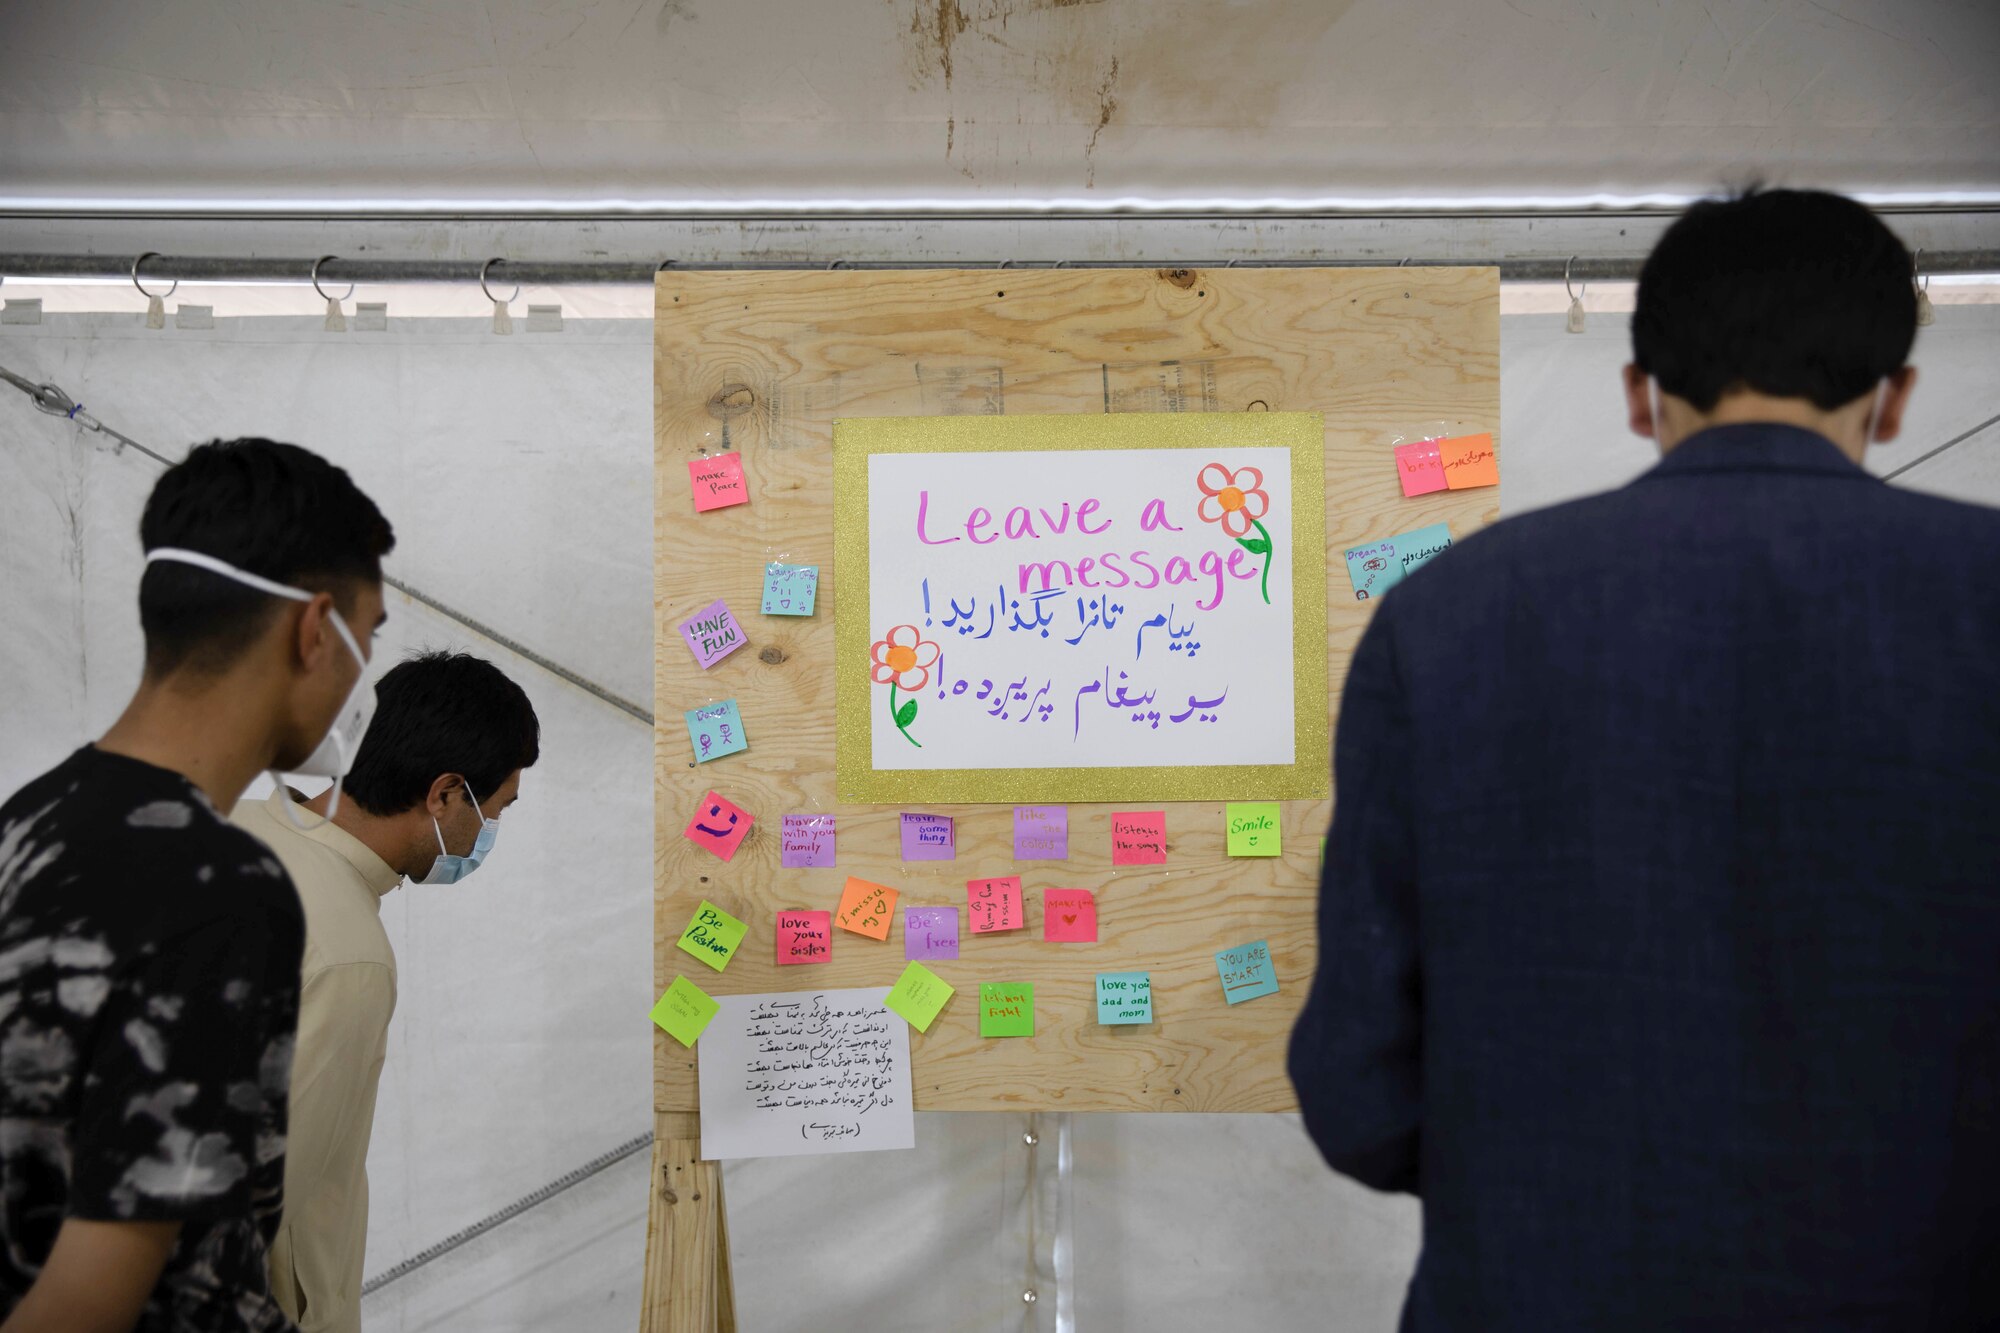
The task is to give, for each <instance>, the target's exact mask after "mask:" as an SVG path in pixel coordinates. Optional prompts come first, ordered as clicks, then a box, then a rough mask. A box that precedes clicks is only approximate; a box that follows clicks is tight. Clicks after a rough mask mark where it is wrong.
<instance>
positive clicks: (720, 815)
mask: <svg viewBox="0 0 2000 1333" xmlns="http://www.w3.org/2000/svg"><path fill="white" fill-rule="evenodd" d="M756 822H757V821H756V820H755V819H754V818H752V817H751V815H750V812H749V811H748V810H745V809H744V808H743V807H742V806H740V805H737V804H736V803H735V802H734V801H731V800H729V799H728V798H726V797H722V796H717V795H716V794H715V793H714V792H710V793H709V794H708V795H706V796H704V797H702V798H701V804H700V805H698V806H696V807H695V812H694V818H693V819H690V820H689V821H688V826H687V829H686V830H685V832H686V836H687V839H688V841H689V842H692V843H693V844H694V845H695V846H697V847H702V848H706V849H707V850H708V851H711V852H714V853H715V854H716V855H717V856H719V857H721V858H722V859H723V860H725V861H727V860H728V859H729V858H730V857H732V856H734V855H736V849H737V848H738V847H740V846H742V844H743V839H744V838H746V837H748V836H749V833H750V826H751V825H752V824H754V823H756Z"/></svg>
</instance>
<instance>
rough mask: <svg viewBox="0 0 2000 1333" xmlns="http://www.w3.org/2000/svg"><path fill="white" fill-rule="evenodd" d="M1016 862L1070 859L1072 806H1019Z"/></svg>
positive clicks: (1015, 816) (1015, 837) (1016, 824)
mask: <svg viewBox="0 0 2000 1333" xmlns="http://www.w3.org/2000/svg"><path fill="white" fill-rule="evenodd" d="M1014 859H1015V860H1016V861H1067V860H1069V807H1068V806H1066V805H1017V806H1015V807H1014Z"/></svg>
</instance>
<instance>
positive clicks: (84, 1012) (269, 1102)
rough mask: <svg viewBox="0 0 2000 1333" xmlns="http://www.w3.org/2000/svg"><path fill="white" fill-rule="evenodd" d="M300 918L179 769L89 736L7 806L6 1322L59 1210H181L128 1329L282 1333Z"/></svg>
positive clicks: (274, 872) (286, 892)
mask: <svg viewBox="0 0 2000 1333" xmlns="http://www.w3.org/2000/svg"><path fill="white" fill-rule="evenodd" d="M303 940H304V918H303V916H302V914H301V912H300V910H299V904H298V897H297V895H296V894H295V893H294V892H293V891H292V887H291V881H290V880H289V879H288V878H287V877H286V876H285V873H284V868H283V867H282V866H281V865H279V864H278V862H277V861H276V860H274V859H273V858H271V857H270V856H269V855H268V854H267V853H266V850H265V848H264V847H263V846H262V845H261V844H259V843H258V842H257V841H256V840H255V839H253V838H251V837H250V836H249V835H247V834H245V833H243V832H242V831H241V830H239V829H236V828H234V827H233V826H231V825H229V824H227V823H225V822H224V821H223V820H221V819H220V817H219V816H217V814H216V812H215V810H214V808H213V807H212V806H211V805H210V804H209V802H208V801H207V800H206V799H205V798H204V797H203V796H202V794H201V793H200V792H199V791H198V790H197V789H195V788H194V787H193V786H192V785H190V784H189V783H188V782H187V781H186V780H185V779H183V778H181V777H180V776H179V775H177V774H174V773H170V772H167V771H166V770H164V769H159V768H154V767H152V766H151V765H148V764H142V763H139V762H137V761H135V760H130V759H124V758H120V757H118V756H115V755H107V754H104V753H102V752H100V751H98V750H96V749H94V748H91V747H85V748H84V749H82V750H80V751H78V752H77V753H76V754H74V755H72V756H71V757H70V758H69V759H68V760H67V761H65V762H64V763H63V764H62V765H61V766H60V767H58V768H56V769H54V770H53V771H51V772H50V773H48V774H46V775H44V776H43V777H41V778H39V779H37V780H36V781H35V782H33V783H30V784H29V785H28V786H27V787H25V788H23V789H22V790H21V792H19V793H18V794H17V795H16V796H15V797H14V798H13V799H12V800H10V801H8V802H7V803H6V805H4V806H0V1317H4V1316H5V1315H6V1314H7V1313H8V1312H9V1311H11V1310H12V1309H13V1307H14V1305H15V1304H16V1303H17V1302H19V1300H20V1299H21V1297H22V1296H23V1295H24V1294H25V1293H26V1292H27V1290H28V1288H29V1286H30V1285H31V1284H32V1283H33V1282H34V1280H35V1275H36V1274H37V1273H38V1272H39V1271H40V1270H41V1265H42V1263H43V1262H44V1261H45V1260H46V1258H47V1256H48V1252H49V1248H50V1246H51V1245H52V1244H53V1243H54V1241H55V1235H56V1232H57V1230H58V1229H59V1228H60V1227H61V1225H62V1221H63V1219H64V1218H65V1217H82V1218H92V1219H99V1220H114V1221H115V1220H145V1221H163V1220H176V1221H179V1222H181V1223H182V1227H181V1233H180V1240H179V1243H178V1245H177V1246H176V1248H175V1250H174V1253H173V1255H172V1256H171V1257H170V1258H169V1260H168V1262H167V1267H166V1270H165V1272H164V1273H163V1274H162V1275H161V1278H160V1282H159V1285H158V1286H157V1287H156V1288H155V1289H154V1292H153V1295H152V1298H151V1300H149V1301H148V1303H147V1305H146V1308H145V1311H144V1312H143V1314H142V1315H141V1317H140V1320H139V1323H138V1325H137V1328H138V1330H139V1331H140V1333H170V1331H171V1333H194V1331H195V1330H201V1333H211V1331H214V1330H220V1331H222V1333H283V1331H284V1330H290V1329H291V1328H292V1327H293V1326H292V1324H291V1323H290V1321H288V1320H287V1319H286V1318H285V1316H284V1315H283V1313H282V1312H281V1311H280V1310H279V1308H278V1306H277V1303H276V1302H275V1301H274V1300H273V1299H272V1298H271V1295H270V1290H269V1285H268V1279H267V1277H266V1273H265V1256H266V1251H267V1249H268V1247H269V1244H270V1240H271V1236H272V1235H273V1233H274V1232H275V1230H276V1227H277V1222H278V1215H279V1211H280V1208H281V1206H282V1197H281V1192H282V1186H283V1180H284V1156H285V1147H284V1145H285V1138H284V1135H285V1110H286V1096H287V1086H288V1084H289V1082H290V1075H291V1063H292V1039H293V1029H294V1027H295V1026H296V1023H297V1017H298V976H299V954H300V949H301V947H302V944H303Z"/></svg>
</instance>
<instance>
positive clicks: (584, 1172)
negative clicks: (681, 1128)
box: [361, 1133, 653, 1296]
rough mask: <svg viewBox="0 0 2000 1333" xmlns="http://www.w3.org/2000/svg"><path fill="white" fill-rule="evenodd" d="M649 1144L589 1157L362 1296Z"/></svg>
mask: <svg viewBox="0 0 2000 1333" xmlns="http://www.w3.org/2000/svg"><path fill="white" fill-rule="evenodd" d="M652 1142H653V1136H652V1135H651V1134H650V1133H647V1134H641V1135H640V1136H639V1137H638V1138H636V1139H628V1140H626V1141H625V1142H624V1143H621V1144H619V1145H618V1146H617V1147H616V1148H613V1149H612V1150H611V1151H610V1152H607V1153H604V1154H601V1155H600V1156H597V1157H593V1158H591V1159H590V1160H589V1161H588V1162H585V1163H584V1164H583V1165H582V1166H580V1167H578V1168H577V1169H576V1170H574V1171H571V1172H570V1173H569V1174H567V1175H563V1176H558V1177H557V1178H556V1179H554V1180H552V1181H550V1182H549V1183H548V1184H546V1185H544V1186H542V1187H541V1188H540V1189H538V1190H536V1191H535V1192H534V1193H532V1194H524V1195H522V1196H521V1197H520V1198H518V1199H516V1200H514V1202H512V1203H510V1204H508V1205H507V1206H506V1207H505V1208H502V1209H501V1210H500V1211H499V1212H497V1213H491V1214H488V1215H487V1216H485V1217H482V1218H480V1219H479V1220H478V1221H477V1222H474V1223H473V1224H472V1225H471V1226H469V1227H466V1228H465V1229H464V1230H463V1231H454V1232H453V1233H452V1234H451V1235H449V1236H446V1237H445V1238H444V1239H443V1240H441V1241H439V1242H438V1243H437V1244H435V1245H433V1246H431V1247H430V1248H428V1249H424V1250H419V1251H417V1253H415V1254H413V1255H411V1256H410V1257H409V1258H407V1259H405V1260H403V1262H401V1263H399V1264H397V1265H396V1266H395V1267H393V1268H387V1269H384V1270H383V1271H382V1272H380V1273H377V1274H376V1275H375V1276H374V1277H371V1278H369V1279H368V1280H367V1281H366V1282H364V1283H362V1284H361V1294H362V1295H363V1296H369V1295H372V1294H374V1293H375V1292H378V1291H380V1290H381V1289H382V1288H384V1287H386V1286H388V1285H389V1284H390V1283H391V1282H394V1281H395V1280H396V1279H397V1278H401V1277H407V1276H409V1275H410V1274H411V1273H414V1272H416V1271H417V1270H418V1269H419V1268H422V1267H423V1266H424V1265H425V1264H429V1263H434V1262H436V1261H437V1260H439V1259H442V1258H444V1256H446V1255H447V1254H450V1253H451V1252H452V1251H453V1250H456V1249H458V1248H459V1247H460V1246H462V1245H468V1244H470V1243H471V1242H473V1241H475V1240H477V1239H479V1238H480V1237H481V1236H483V1235H485V1234H486V1233H487V1232H489V1231H491V1230H493V1228H495V1227H497V1226H499V1225H500V1224H501V1223H502V1222H507V1221H511V1220H512V1219H514V1218H516V1217H519V1216H520V1215H521V1214H522V1213H525V1212H527V1211H528V1210H529V1209H530V1208H533V1207H535V1206H536V1205H538V1204H544V1203H547V1202H548V1201H549V1200H550V1199H553V1198H555V1197H556V1195H558V1194H561V1193H562V1192H563V1191H564V1190H566V1189H569V1188H571V1187H572V1186H575V1185H581V1184H582V1183H583V1182H584V1181H586V1180H588V1179H590V1178H591V1177H592V1176H594V1175H596V1174H598V1173H599V1172H600V1171H604V1170H606V1169H608V1168H610V1167H613V1166H616V1165H617V1164H618V1163H620V1162H622V1161H624V1160H625V1159H626V1158H628V1157H630V1156H632V1155H633V1154H634V1153H638V1152H643V1151H645V1150H646V1149H647V1148H649V1147H651V1146H652Z"/></svg>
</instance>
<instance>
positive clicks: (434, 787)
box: [424, 773, 465, 821]
mask: <svg viewBox="0 0 2000 1333" xmlns="http://www.w3.org/2000/svg"><path fill="white" fill-rule="evenodd" d="M464 790H465V779H464V778H462V777H460V776H459V775H458V774H456V773H440V774H438V775H437V776H436V777H434V778H432V779H431V789H430V790H429V791H428V792H425V793H424V810H425V811H426V812H427V813H428V814H429V815H430V817H431V818H432V819H436V820H440V821H442V820H443V819H444V817H445V813H446V812H447V811H448V810H450V809H451V804H450V801H449V800H448V799H447V798H448V797H450V795H451V794H452V793H453V792H455V791H464Z"/></svg>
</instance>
